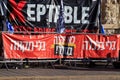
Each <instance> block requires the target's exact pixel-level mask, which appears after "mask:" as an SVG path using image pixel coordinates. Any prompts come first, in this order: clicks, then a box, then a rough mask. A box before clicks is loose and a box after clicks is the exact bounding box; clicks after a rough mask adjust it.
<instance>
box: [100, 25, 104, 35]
mask: <svg viewBox="0 0 120 80" xmlns="http://www.w3.org/2000/svg"><path fill="white" fill-rule="evenodd" d="M100 33H101V34H105V30H104V26H103V25H102V24H101V25H100Z"/></svg>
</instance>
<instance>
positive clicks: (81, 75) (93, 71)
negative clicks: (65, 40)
mask: <svg viewBox="0 0 120 80" xmlns="http://www.w3.org/2000/svg"><path fill="white" fill-rule="evenodd" d="M0 80H120V69H114V68H113V67H111V66H108V67H106V68H105V67H104V66H99V67H95V68H88V67H68V68H55V69H53V68H38V67H37V68H27V69H25V68H22V69H8V70H7V69H5V68H4V69H0Z"/></svg>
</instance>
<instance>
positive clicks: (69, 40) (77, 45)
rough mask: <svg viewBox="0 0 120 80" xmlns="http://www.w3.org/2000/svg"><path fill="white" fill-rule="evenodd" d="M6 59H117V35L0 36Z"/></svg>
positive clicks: (5, 34) (6, 34) (3, 34)
mask: <svg viewBox="0 0 120 80" xmlns="http://www.w3.org/2000/svg"><path fill="white" fill-rule="evenodd" d="M2 37H3V42H4V43H3V45H4V55H5V58H7V59H23V58H31V59H38V58H39V59H50V58H79V59H83V58H117V57H118V51H119V40H120V39H119V37H118V35H111V36H104V35H96V34H72V35H71V34H39V35H18V34H8V33H2Z"/></svg>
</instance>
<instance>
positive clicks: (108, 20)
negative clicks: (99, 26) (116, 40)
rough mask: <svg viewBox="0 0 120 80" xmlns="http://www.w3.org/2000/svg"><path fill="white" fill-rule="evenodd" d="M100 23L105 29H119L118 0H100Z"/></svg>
mask: <svg viewBox="0 0 120 80" xmlns="http://www.w3.org/2000/svg"><path fill="white" fill-rule="evenodd" d="M101 6H102V23H103V24H104V26H105V29H111V30H112V31H113V30H117V31H118V29H120V0H102V4H101Z"/></svg>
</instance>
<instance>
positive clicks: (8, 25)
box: [6, 20, 14, 33]
mask: <svg viewBox="0 0 120 80" xmlns="http://www.w3.org/2000/svg"><path fill="white" fill-rule="evenodd" d="M6 25H7V29H8V32H10V33H13V32H14V28H13V26H12V25H11V24H10V22H9V21H8V20H7V21H6Z"/></svg>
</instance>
